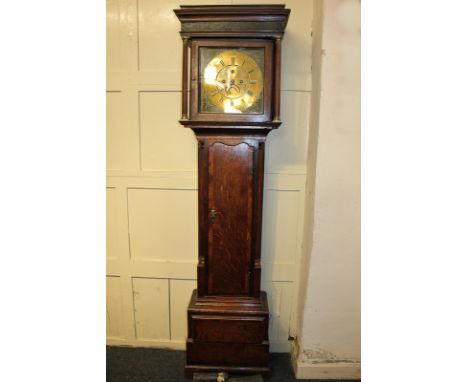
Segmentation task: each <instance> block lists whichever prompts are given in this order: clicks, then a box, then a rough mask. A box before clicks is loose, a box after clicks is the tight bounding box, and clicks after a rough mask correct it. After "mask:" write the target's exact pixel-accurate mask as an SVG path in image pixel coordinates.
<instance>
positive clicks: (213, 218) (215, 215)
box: [210, 208, 219, 224]
mask: <svg viewBox="0 0 468 382" xmlns="http://www.w3.org/2000/svg"><path fill="white" fill-rule="evenodd" d="M218 214H219V212H218V211H216V209H214V208H210V223H211V224H214V223H216V220H218Z"/></svg>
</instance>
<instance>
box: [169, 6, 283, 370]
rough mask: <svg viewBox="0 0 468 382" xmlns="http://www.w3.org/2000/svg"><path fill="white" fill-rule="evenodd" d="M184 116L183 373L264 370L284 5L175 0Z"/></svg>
mask: <svg viewBox="0 0 468 382" xmlns="http://www.w3.org/2000/svg"><path fill="white" fill-rule="evenodd" d="M174 12H175V13H176V15H177V17H178V18H179V20H180V22H181V32H180V33H181V37H182V40H183V56H182V57H183V58H182V116H181V119H180V123H181V124H182V125H184V126H185V127H188V128H191V129H192V130H193V131H194V133H195V136H196V139H197V141H198V215H199V216H198V225H199V227H198V228H199V229H198V232H199V237H198V242H199V248H198V265H197V289H196V290H194V291H193V294H192V297H191V300H190V302H189V306H188V311H187V314H188V338H187V353H186V354H187V363H186V367H185V370H186V372H187V374H191V373H193V372H194V371H210V370H212V371H233V372H246V373H263V374H267V373H268V372H269V370H270V368H269V339H268V323H269V309H268V299H267V295H266V293H265V292H264V291H261V290H260V279H261V256H260V254H261V228H262V204H263V179H264V158H265V140H266V137H267V135H268V133H269V132H270V131H271V130H272V129H276V128H278V127H279V125H280V124H281V121H280V67H281V66H280V65H281V41H282V36H283V34H284V29H285V27H286V24H287V20H288V17H289V12H290V10H288V9H285V7H284V5H251V6H248V5H247V6H235V5H231V6H229V5H224V6H181V8H180V9H177V10H175V11H174Z"/></svg>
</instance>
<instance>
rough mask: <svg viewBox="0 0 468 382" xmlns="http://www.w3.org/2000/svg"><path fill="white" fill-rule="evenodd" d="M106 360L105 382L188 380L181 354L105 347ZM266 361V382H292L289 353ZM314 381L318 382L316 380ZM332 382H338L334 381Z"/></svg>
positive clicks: (181, 352) (181, 381) (178, 381)
mask: <svg viewBox="0 0 468 382" xmlns="http://www.w3.org/2000/svg"><path fill="white" fill-rule="evenodd" d="M106 358H107V379H106V380H107V382H188V381H191V379H188V378H186V377H185V376H184V365H185V352H184V351H177V350H165V349H143V348H125V347H113V346H112V347H111V346H108V347H107V357H106ZM270 362H271V367H272V372H271V375H270V377H269V378H268V379H266V381H268V382H291V381H296V378H294V373H293V369H292V367H291V361H290V355H289V354H286V353H271V354H270ZM299 381H303V382H307V381H309V382H311V381H312V380H311V379H301V380H299ZM314 381H315V382H318V380H314ZM327 382H329V381H327ZM335 382H340V381H336V380H335ZM341 382H344V381H341Z"/></svg>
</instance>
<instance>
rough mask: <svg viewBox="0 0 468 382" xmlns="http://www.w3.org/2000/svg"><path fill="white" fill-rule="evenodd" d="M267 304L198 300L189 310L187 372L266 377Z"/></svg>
mask: <svg viewBox="0 0 468 382" xmlns="http://www.w3.org/2000/svg"><path fill="white" fill-rule="evenodd" d="M268 319H269V313H268V302H267V296H266V293H265V292H261V294H260V297H259V298H255V297H227V296H209V297H206V296H205V297H198V296H197V291H196V290H195V291H194V292H193V294H192V299H191V300H190V305H189V309H188V326H189V327H188V339H187V353H186V354H187V366H186V367H185V370H186V372H187V373H193V372H194V371H200V372H203V371H231V372H238V373H261V374H267V373H268V372H269V370H270V367H269V359H268V358H269V347H270V344H269V341H268Z"/></svg>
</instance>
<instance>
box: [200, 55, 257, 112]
mask: <svg viewBox="0 0 468 382" xmlns="http://www.w3.org/2000/svg"><path fill="white" fill-rule="evenodd" d="M212 53H213V52H212ZM214 53H216V55H215V56H214V57H212V58H211V59H209V60H208V59H207V57H206V55H205V60H204V61H207V64H206V65H204V63H203V62H202V65H201V70H202V72H201V74H202V78H201V95H202V97H201V111H202V112H214V113H246V114H257V113H261V112H262V109H263V72H262V68H261V65H263V52H262V50H261V49H252V50H251V52H249V51H248V50H235V49H232V50H224V51H216V52H214ZM249 53H250V54H249ZM202 58H203V55H202ZM208 58H209V57H208ZM259 58H261V59H259ZM257 61H260V65H259V64H258V63H257Z"/></svg>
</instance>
